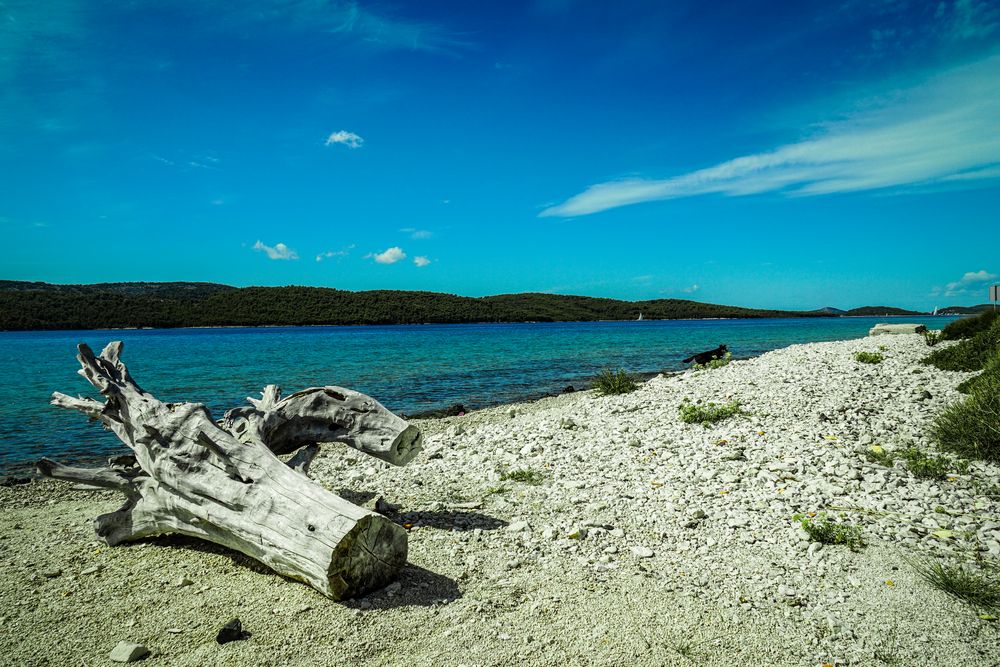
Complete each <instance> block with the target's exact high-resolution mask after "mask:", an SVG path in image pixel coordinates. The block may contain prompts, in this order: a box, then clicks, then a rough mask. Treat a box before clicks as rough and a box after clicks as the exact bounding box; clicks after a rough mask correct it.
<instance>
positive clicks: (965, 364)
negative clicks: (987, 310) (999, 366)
mask: <svg viewBox="0 0 1000 667" xmlns="http://www.w3.org/2000/svg"><path fill="white" fill-rule="evenodd" d="M998 351H1000V319H994V320H993V324H992V325H990V328H989V329H986V330H985V331H980V332H978V333H976V334H975V335H974V336H972V337H971V338H966V339H964V340H962V341H959V342H958V343H957V344H955V345H952V346H951V347H946V348H943V349H938V350H934V351H933V352H931V353H930V354H929V355H927V356H926V357H925V358H924V359H923V360H922V363H925V364H931V365H932V366H935V367H937V368H940V369H941V370H943V371H978V370H980V369H982V368H983V367H984V366H986V364H987V362H988V361H990V359H991V358H992V357H993V356H994V355H996V354H997V352H998Z"/></svg>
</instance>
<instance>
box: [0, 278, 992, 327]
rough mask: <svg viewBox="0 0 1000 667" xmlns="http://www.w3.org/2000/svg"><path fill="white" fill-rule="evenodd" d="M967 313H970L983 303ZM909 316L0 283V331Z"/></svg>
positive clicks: (597, 301)
mask: <svg viewBox="0 0 1000 667" xmlns="http://www.w3.org/2000/svg"><path fill="white" fill-rule="evenodd" d="M974 308H975V310H974V309H968V310H969V311H970V312H977V310H978V309H980V308H985V306H978V307H974ZM886 313H888V314H892V315H911V314H912V315H917V314H926V313H916V312H914V311H905V310H901V309H898V308H889V307H886V306H870V307H865V308H855V309H852V310H847V311H837V310H836V309H832V308H824V309H820V310H814V311H788V310H761V309H755V308H740V307H738V306H723V305H717V304H711V303H700V302H697V301H689V300H685V299H652V300H648V301H620V300H616V299H602V298H595V297H585V296H564V295H560V294H538V293H526V294H501V295H497V296H486V297H464V296H457V295H454V294H440V293H436V292H411V291H396V290H373V291H365V292H350V291H346V290H338V289H333V288H328V287H300V286H288V287H231V286H229V285H219V284H214V283H197V282H171V283H148V282H130V283H102V284H96V285H53V284H49V283H40V282H20V281H0V330H4V331H24V330H45V329H48V330H52V329H114V328H142V327H153V328H175V327H218V326H247V327H252V326H281V325H288V326H301V325H349V324H446V323H448V324H459V323H475V322H590V321H599V320H635V319H638V318H639V316H640V315H641V316H642V318H643V319H645V320H676V319H708V318H761V317H835V316H840V315H848V316H850V315H875V316H878V315H884V314H886Z"/></svg>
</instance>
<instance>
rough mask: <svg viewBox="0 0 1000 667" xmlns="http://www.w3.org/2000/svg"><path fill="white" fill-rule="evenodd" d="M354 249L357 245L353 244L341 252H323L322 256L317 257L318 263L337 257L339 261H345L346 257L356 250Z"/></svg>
mask: <svg viewBox="0 0 1000 667" xmlns="http://www.w3.org/2000/svg"><path fill="white" fill-rule="evenodd" d="M354 248H355V245H354V244H353V243H352V244H351V245H349V246H345V247H343V248H341V249H340V250H327V251H326V252H321V253H320V254H318V255H316V261H317V262H322V261H323V260H324V259H333V258H334V257H336V258H337V259H343V258H344V257H347V256H348V255H350V254H351V251H352V250H354Z"/></svg>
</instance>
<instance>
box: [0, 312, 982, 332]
mask: <svg viewBox="0 0 1000 667" xmlns="http://www.w3.org/2000/svg"><path fill="white" fill-rule="evenodd" d="M974 315H975V313H972V314H958V315H944V314H940V313H939V314H937V315H932V314H930V313H927V314H925V315H921V314H917V315H822V314H816V315H812V314H809V315H807V314H803V315H795V316H789V317H764V316H761V317H672V318H648V319H643V320H632V319H630V320H518V321H507V322H487V321H477V322H411V323H405V322H393V323H387V324H365V323H357V324H220V325H212V326H177V327H108V328H98V329H0V333H55V332H75V331H177V330H182V331H187V330H194V331H196V330H201V329H307V328H331V329H332V328H341V327H426V326H453V325H455V326H476V325H482V324H490V325H494V324H511V325H515V324H596V323H601V322H720V321H736V320H809V319H896V318H901V319H906V318H914V317H920V318H926V317H933V318H942V317H954V318H961V317H972V316H974Z"/></svg>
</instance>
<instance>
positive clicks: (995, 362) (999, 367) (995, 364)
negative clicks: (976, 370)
mask: <svg viewBox="0 0 1000 667" xmlns="http://www.w3.org/2000/svg"><path fill="white" fill-rule="evenodd" d="M997 378H1000V352H996V353H994V354H993V356H992V357H990V358H989V359H988V360H987V361H986V365H985V366H983V372H982V373H980V374H979V375H976V376H975V377H971V378H969V379H968V380H966V381H965V382H963V383H962V384H960V385H958V387H957V389H958V390H959V391H960V392H962V393H963V394H972V393H975V392H976V391H979V390H980V389H982V388H983V387H984V386H985V385H986V384H987V383H989V382H991V381H993V380H996V379H997Z"/></svg>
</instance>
